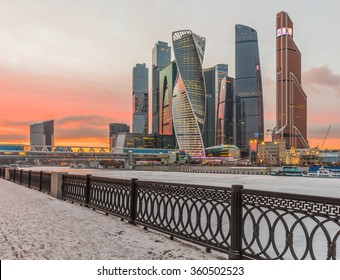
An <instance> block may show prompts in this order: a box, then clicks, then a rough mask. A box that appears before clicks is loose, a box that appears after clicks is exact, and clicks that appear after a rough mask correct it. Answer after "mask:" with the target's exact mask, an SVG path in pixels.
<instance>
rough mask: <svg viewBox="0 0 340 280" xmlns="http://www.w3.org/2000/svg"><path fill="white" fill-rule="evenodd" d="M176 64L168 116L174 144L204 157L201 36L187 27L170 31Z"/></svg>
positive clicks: (203, 42) (203, 88)
mask: <svg viewBox="0 0 340 280" xmlns="http://www.w3.org/2000/svg"><path fill="white" fill-rule="evenodd" d="M172 42H173V48H174V54H175V59H176V63H177V69H178V73H177V78H176V82H175V86H174V91H173V99H172V116H173V124H174V130H175V134H176V139H177V143H178V146H179V148H180V149H181V150H185V151H186V152H187V153H188V154H189V155H191V156H194V157H195V156H197V157H199V156H204V155H205V152H204V144H203V139H202V132H203V126H204V115H205V85H204V77H203V71H202V70H203V69H202V63H203V56H204V50H205V38H204V37H201V36H198V35H196V34H194V33H193V32H192V31H191V30H181V31H176V32H173V33H172Z"/></svg>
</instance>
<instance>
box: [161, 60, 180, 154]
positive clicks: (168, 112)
mask: <svg viewBox="0 0 340 280" xmlns="http://www.w3.org/2000/svg"><path fill="white" fill-rule="evenodd" d="M176 77H177V64H176V62H175V61H172V62H171V63H170V64H168V65H167V66H166V67H165V68H164V69H163V70H161V71H160V72H159V119H158V123H159V131H158V134H159V141H160V143H159V147H161V148H164V149H173V148H175V145H176V138H175V133H174V127H173V119H172V93H173V89H174V85H175V81H176Z"/></svg>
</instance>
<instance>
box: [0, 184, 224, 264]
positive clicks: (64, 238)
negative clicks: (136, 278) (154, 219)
mask: <svg viewBox="0 0 340 280" xmlns="http://www.w3.org/2000/svg"><path fill="white" fill-rule="evenodd" d="M226 258H227V256H225V255H223V254H220V253H218V252H212V253H206V252H205V249H204V248H200V247H196V246H194V245H191V244H187V243H184V242H182V241H180V240H177V239H176V240H174V241H172V240H170V239H169V237H168V236H165V235H163V234H161V233H157V232H153V231H146V230H143V227H141V226H135V225H131V224H128V223H127V222H124V221H121V220H120V219H119V218H117V217H113V216H105V215H103V214H101V213H98V212H95V211H93V210H92V209H89V208H86V207H82V206H79V205H76V204H71V203H70V202H65V201H62V200H58V199H55V198H53V197H51V196H50V195H48V194H44V193H41V192H39V191H36V190H32V189H28V188H26V187H24V186H20V185H17V184H14V183H12V182H8V181H5V180H2V179H0V259H2V260H5V259H7V260H8V259H20V260H23V259H30V260H43V259H49V260H50V259H54V260H59V259H62V260H68V259H82V260H84V259H88V260H90V259H96V260H103V259H105V260H114V259H116V260H117V259H120V260H122V259H134V260H137V259H141V260H142V259H145V260H147V259H149V260H150V259H155V260H162V259H167V260H172V259H194V260H195V259H197V260H198V259H200V260H205V259H210V260H216V259H226Z"/></svg>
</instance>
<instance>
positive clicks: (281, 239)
mask: <svg viewBox="0 0 340 280" xmlns="http://www.w3.org/2000/svg"><path fill="white" fill-rule="evenodd" d="M62 179H63V182H62V198H64V199H69V200H72V201H77V202H79V203H81V204H84V205H86V206H89V207H93V208H96V209H100V210H102V211H104V212H106V213H111V214H114V215H117V216H120V217H122V218H126V219H128V220H129V222H131V223H136V224H140V225H143V226H145V227H150V228H153V229H155V230H158V231H161V232H164V233H167V234H169V235H170V236H172V237H173V236H176V237H179V238H182V239H185V240H187V241H190V242H193V243H196V244H199V245H202V246H204V247H206V248H207V249H209V250H210V249H215V250H218V251H221V252H225V253H227V254H229V258H230V259H339V255H338V253H337V250H336V248H337V245H339V243H340V199H336V198H327V197H312V196H305V195H297V194H287V193H278V192H267V191H258V190H244V189H243V186H240V185H234V186H232V188H231V189H230V188H223V187H208V186H197V185H184V184H174V183H172V184H170V183H160V182H146V181H138V180H137V179H131V180H118V179H111V178H99V177H91V176H90V175H87V176H84V175H68V174H64V175H63V176H62ZM10 180H12V181H14V182H20V183H21V184H23V185H26V186H29V187H30V186H33V187H35V188H39V189H40V190H41V189H43V188H45V186H46V188H48V186H49V188H50V184H51V175H50V174H45V173H43V172H31V171H18V170H10Z"/></svg>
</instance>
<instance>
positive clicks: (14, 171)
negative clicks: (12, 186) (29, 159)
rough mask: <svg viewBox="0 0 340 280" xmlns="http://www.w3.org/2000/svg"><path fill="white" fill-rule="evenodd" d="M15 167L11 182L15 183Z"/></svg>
mask: <svg viewBox="0 0 340 280" xmlns="http://www.w3.org/2000/svg"><path fill="white" fill-rule="evenodd" d="M15 170H16V169H15V168H14V169H13V182H14V183H15Z"/></svg>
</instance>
